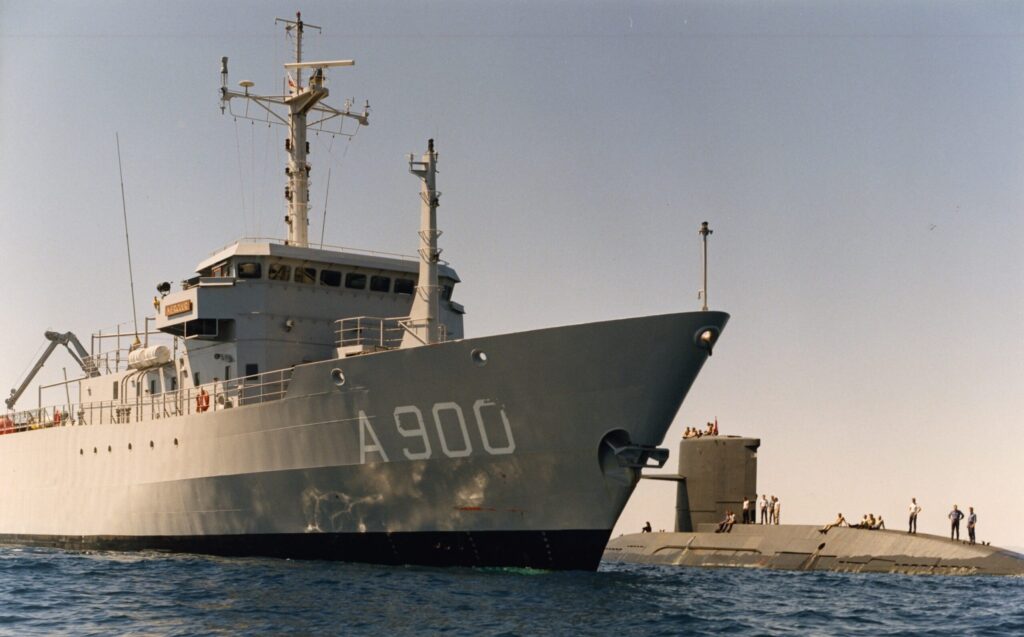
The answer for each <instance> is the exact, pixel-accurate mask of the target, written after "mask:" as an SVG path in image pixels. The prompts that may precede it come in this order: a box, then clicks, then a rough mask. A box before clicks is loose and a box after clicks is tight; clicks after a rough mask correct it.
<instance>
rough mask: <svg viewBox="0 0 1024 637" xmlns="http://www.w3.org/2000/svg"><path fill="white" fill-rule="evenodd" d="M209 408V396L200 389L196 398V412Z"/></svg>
mask: <svg viewBox="0 0 1024 637" xmlns="http://www.w3.org/2000/svg"><path fill="white" fill-rule="evenodd" d="M209 408H210V395H209V394H207V393H206V390H205V389H200V390H199V394H198V395H197V396H196V411H198V412H204V411H206V410H207V409H209Z"/></svg>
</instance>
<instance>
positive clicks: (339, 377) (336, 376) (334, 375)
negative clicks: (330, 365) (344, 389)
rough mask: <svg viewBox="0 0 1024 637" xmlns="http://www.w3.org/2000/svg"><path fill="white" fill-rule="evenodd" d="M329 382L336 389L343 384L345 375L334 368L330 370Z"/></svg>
mask: <svg viewBox="0 0 1024 637" xmlns="http://www.w3.org/2000/svg"><path fill="white" fill-rule="evenodd" d="M331 381H332V382H334V385H335V386H336V387H341V386H342V385H344V384H345V373H344V372H342V371H341V370H340V369H338V368H337V367H335V368H334V369H332V370H331Z"/></svg>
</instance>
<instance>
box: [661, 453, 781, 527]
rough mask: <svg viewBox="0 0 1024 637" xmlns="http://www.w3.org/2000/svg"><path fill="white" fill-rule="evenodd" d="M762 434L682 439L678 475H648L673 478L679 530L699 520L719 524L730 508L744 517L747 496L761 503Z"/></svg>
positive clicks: (753, 504)
mask: <svg viewBox="0 0 1024 637" xmlns="http://www.w3.org/2000/svg"><path fill="white" fill-rule="evenodd" d="M760 446H761V440H760V439H758V438H744V437H742V436H703V437H700V438H684V439H683V440H681V441H680V442H679V470H678V475H677V476H644V477H645V478H648V479H651V480H672V481H674V482H676V483H677V486H676V528H675V530H676V532H691V531H694V530H696V529H697V525H699V524H717V523H718V522H720V521H721V519H722V517H723V516H724V515H725V512H726V511H727V510H731V511H732V512H733V513H735V514H736V520H737V522H738V521H739V520H740V516H741V515H742V508H743V498H744V497H747V498H750V502H751V506H752V507H755V510H756V506H757V502H756V498H757V449H758V447H760Z"/></svg>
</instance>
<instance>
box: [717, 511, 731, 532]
mask: <svg viewBox="0 0 1024 637" xmlns="http://www.w3.org/2000/svg"><path fill="white" fill-rule="evenodd" d="M733 524H736V514H735V513H733V512H732V511H726V512H725V517H724V518H723V519H722V521H721V522H719V523H718V528H717V529H715V533H731V532H732V525H733Z"/></svg>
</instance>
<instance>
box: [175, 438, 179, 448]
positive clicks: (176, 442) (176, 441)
mask: <svg viewBox="0 0 1024 637" xmlns="http://www.w3.org/2000/svg"><path fill="white" fill-rule="evenodd" d="M174 446H175V447H177V446H178V439H177V438H175V439H174Z"/></svg>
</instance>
